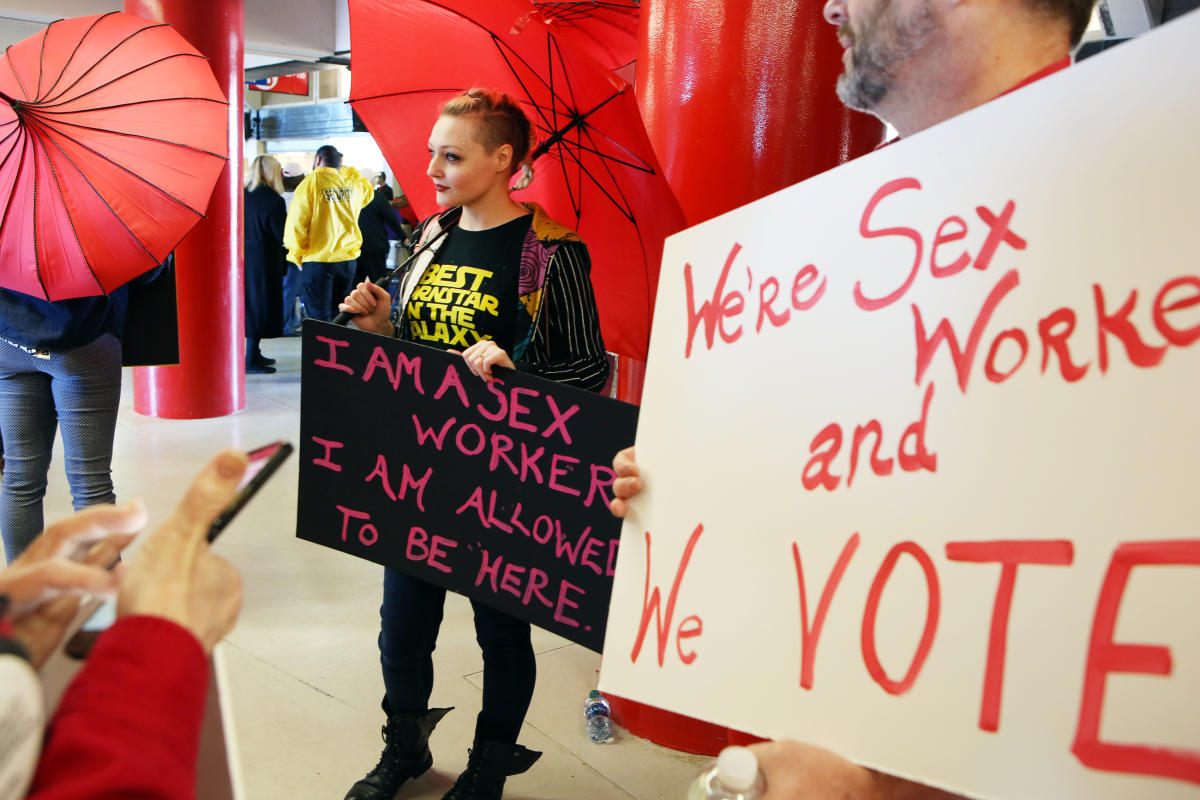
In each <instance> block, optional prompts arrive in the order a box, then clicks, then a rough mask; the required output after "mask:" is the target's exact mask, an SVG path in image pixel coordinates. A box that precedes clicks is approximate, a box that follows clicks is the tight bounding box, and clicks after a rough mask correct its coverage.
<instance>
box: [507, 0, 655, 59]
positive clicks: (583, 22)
mask: <svg viewBox="0 0 1200 800" xmlns="http://www.w3.org/2000/svg"><path fill="white" fill-rule="evenodd" d="M533 5H534V6H536V8H535V10H534V11H533V12H531V13H530V15H529V18H530V20H533V19H541V20H543V21H544V22H546V23H547V24H549V25H551V26H552V27H553V29H554V32H555V34H556V35H557V36H558V37H559V38H561V39H562V40H563V41H564V42H567V43H569V44H570V45H571V46H573V47H576V48H578V49H580V50H583V51H584V52H585V53H587V54H588V55H590V56H591V57H592V58H594V59H596V60H597V61H599V62H600V63H601V64H603V65H604V66H606V67H608V68H609V69H614V70H615V69H619V68H620V67H624V66H626V65H627V64H629V63H631V62H632V61H634V60H635V59H636V58H637V37H638V18H639V16H640V9H639V7H638V0H618V1H617V2H607V3H604V2H554V0H533ZM525 22H527V21H526V20H521V21H519V22H518V25H520V24H523V23H525Z"/></svg>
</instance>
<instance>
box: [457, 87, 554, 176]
mask: <svg viewBox="0 0 1200 800" xmlns="http://www.w3.org/2000/svg"><path fill="white" fill-rule="evenodd" d="M442 115H443V116H447V117H465V116H478V118H479V126H480V130H481V131H482V133H483V141H482V144H483V149H484V150H486V151H487V152H488V153H493V152H495V150H496V148H497V147H499V146H500V145H502V144H507V145H510V146H511V147H512V149H513V157H512V164H511V165H509V174H510V175H515V174H516V173H517V171H518V170H520V171H521V172H522V173H523V175H522V176H521V179H520V180H518V181H517V184H516V185H515V186H514V187H513V188H514V189H524V188H525V187H526V186H528V185H529V182H530V181H531V180H533V165H532V164H531V163H530V160H529V154H530V153H531V152H532V151H533V149H534V145H535V143H536V142H535V139H534V135H533V126H531V125H530V124H529V118H528V117H526V116H525V112H524V111H522V110H521V107H520V106H518V105H517V101H516V100H514V99H513V98H511V97H509V96H508V95H506V94H505V93H504V92H498V91H496V90H495V89H479V88H476V89H470V90H469V91H467V92H465V93H464V94H461V95H459V96H458V97H455V98H454V99H453V100H449V101H447V102H446V104H445V105H444V106H442Z"/></svg>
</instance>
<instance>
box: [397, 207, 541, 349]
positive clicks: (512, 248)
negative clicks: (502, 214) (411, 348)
mask: <svg viewBox="0 0 1200 800" xmlns="http://www.w3.org/2000/svg"><path fill="white" fill-rule="evenodd" d="M532 219H533V215H531V214H526V215H524V216H520V217H517V218H516V219H514V220H511V221H509V222H506V223H504V224H503V225H498V226H496V227H495V228H489V229H488V230H485V231H468V230H463V229H462V228H459V227H457V226H456V227H454V228H453V229H452V230H451V231H450V233H449V234H447V236H446V243H445V244H444V245H442V247H441V249H440V250H439V251H438V254H437V256H436V257H435V258H434V262H433V263H431V264H430V265H429V267H428V269H426V270H425V274H424V275H422V276H421V279H420V281H418V283H417V286H416V288H415V289H414V290H413V293H412V297H411V298H409V301H408V307H407V309H406V310H405V321H406V322H407V324H408V333H409V336H410V337H411V338H412V339H413V340H414V341H418V342H426V343H428V344H431V345H433V346H435V347H453V348H454V349H456V350H462V349H463V348H465V347H469V346H470V345H473V344H475V343H476V342H478V341H479V340H481V339H491V340H492V341H494V342H495V343H496V344H497V345H498V346H499V347H500V348H502V349H503V350H504V351H505V352H508V353H512V348H513V344H514V343H515V341H516V336H517V332H516V327H517V306H518V302H517V277H518V274H519V272H520V267H521V248H522V245H523V244H524V242H525V237H526V235H527V234H528V233H529V226H530V222H531V221H532Z"/></svg>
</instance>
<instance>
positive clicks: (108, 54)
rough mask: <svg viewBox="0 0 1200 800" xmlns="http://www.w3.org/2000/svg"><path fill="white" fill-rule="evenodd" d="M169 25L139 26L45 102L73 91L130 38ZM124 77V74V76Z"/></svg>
mask: <svg viewBox="0 0 1200 800" xmlns="http://www.w3.org/2000/svg"><path fill="white" fill-rule="evenodd" d="M167 27H170V26H169V25H167V24H166V23H165V22H164V23H159V24H156V25H147V26H146V27H144V28H138V29H137V30H136V31H134V32H133V33H131V34H129V35H128V36H126V37H125V38H124V39H122V40H121V41H119V42H117V43H116V44H114V45H113V46H112V47H111V48H109V50H108V52H107V53H105V54H104V55H102V56H100V57H99V58H98V59H96V61H95V63H93V64H91V65H90V66H89V67H88V68H87V69H85V70H84V71H83V73H82V74H81V75H80V76H79V77H78V78H76V79H75V80H74V81H73V82H72V83H71V85H70V86H67V87H66V88H64V89H63V90H62V91H61V92H59V93H58V94H56V95H55V96H54V97H47V98H46V99H45V100H44V101H43V102H45V103H50V102H52V101H55V100H57V99H58V98H60V97H62V96H63V95H64V94H66V93H67V92H69V91H71V90H72V89H74V88H75V87H76V86H78V85H79V83H80V81H82V80H83V79H84V78H86V77H87V76H88V75H90V74H91V73H92V70H94V69H96V68H97V67H98V66H100V64H101V63H103V62H104V59H106V58H108V57H109V56H111V55H112V54H113V53H115V52H116V51H117V50H118V49H119V48H120V47H121V46H122V45H124V44H125V43H126V42H128V41H129V40H130V39H132V38H133V37H135V36H137V35H138V34H140V33H143V32H145V31H149V30H153V29H155V28H167ZM181 55H194V56H195V57H196V58H204V56H201V55H198V54H192V53H183V54H181ZM160 60H161V59H160ZM139 69H140V68H139ZM136 71H137V70H134V72H136ZM131 74H132V73H131ZM122 77H123V76H122ZM110 82H111V81H110ZM81 96H82V95H81Z"/></svg>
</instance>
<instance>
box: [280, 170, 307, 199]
mask: <svg viewBox="0 0 1200 800" xmlns="http://www.w3.org/2000/svg"><path fill="white" fill-rule="evenodd" d="M303 180H304V167H302V166H300V165H299V164H298V163H297V162H295V161H289V162H288V163H286V164H284V165H283V201H284V202H285V203H287V204H288V207H289V208H290V207H291V204H292V196H293V195H295V194H296V187H297V186H299V185H300V183H301V182H302V181H303Z"/></svg>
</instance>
